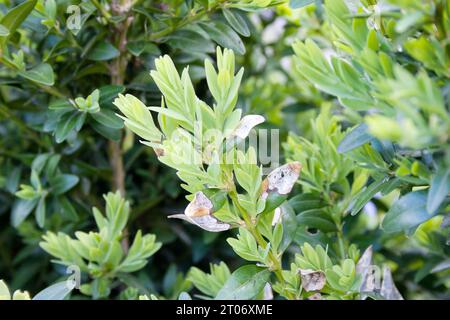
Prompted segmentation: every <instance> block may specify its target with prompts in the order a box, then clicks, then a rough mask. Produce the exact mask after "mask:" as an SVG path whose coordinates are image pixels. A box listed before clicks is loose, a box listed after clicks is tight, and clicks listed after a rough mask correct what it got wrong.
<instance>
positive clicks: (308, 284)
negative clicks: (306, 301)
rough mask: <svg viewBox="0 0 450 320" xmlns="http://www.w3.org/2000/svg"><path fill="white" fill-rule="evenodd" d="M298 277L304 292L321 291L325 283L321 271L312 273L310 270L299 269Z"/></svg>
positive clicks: (323, 274)
mask: <svg viewBox="0 0 450 320" xmlns="http://www.w3.org/2000/svg"><path fill="white" fill-rule="evenodd" d="M299 272H300V277H301V279H302V287H303V289H305V291H307V292H309V291H318V290H322V288H323V287H324V286H325V283H326V277H325V273H323V272H322V271H314V270H311V269H306V270H303V269H300V270H299Z"/></svg>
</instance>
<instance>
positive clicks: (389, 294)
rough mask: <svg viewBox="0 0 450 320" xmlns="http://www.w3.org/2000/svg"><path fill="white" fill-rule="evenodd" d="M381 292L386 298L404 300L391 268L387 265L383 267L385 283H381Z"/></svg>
mask: <svg viewBox="0 0 450 320" xmlns="http://www.w3.org/2000/svg"><path fill="white" fill-rule="evenodd" d="M380 294H381V295H382V296H383V298H385V299H386V300H403V297H402V295H401V294H400V292H399V291H398V289H397V287H396V286H395V284H394V280H393V279H392V273H391V269H389V267H387V266H385V267H384V268H383V283H382V284H381V290H380Z"/></svg>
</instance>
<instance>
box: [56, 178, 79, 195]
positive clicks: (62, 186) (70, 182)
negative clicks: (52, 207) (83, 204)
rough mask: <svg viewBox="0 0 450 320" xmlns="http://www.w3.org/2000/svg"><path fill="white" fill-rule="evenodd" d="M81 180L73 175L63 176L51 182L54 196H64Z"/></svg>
mask: <svg viewBox="0 0 450 320" xmlns="http://www.w3.org/2000/svg"><path fill="white" fill-rule="evenodd" d="M79 180H80V179H79V178H78V177H77V176H76V175H73V174H61V175H59V176H56V177H55V178H54V179H52V180H51V181H50V184H51V186H52V193H53V194H54V195H60V194H63V193H65V192H67V191H69V190H70V189H72V188H73V187H74V186H75V185H76V184H77V183H78V181H79Z"/></svg>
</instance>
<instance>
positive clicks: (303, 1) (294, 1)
mask: <svg viewBox="0 0 450 320" xmlns="http://www.w3.org/2000/svg"><path fill="white" fill-rule="evenodd" d="M314 2H315V0H290V1H289V6H290V7H291V8H292V9H299V8H303V7H305V6H307V5H310V4H312V3H314Z"/></svg>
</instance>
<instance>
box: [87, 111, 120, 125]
mask: <svg viewBox="0 0 450 320" xmlns="http://www.w3.org/2000/svg"><path fill="white" fill-rule="evenodd" d="M91 117H92V118H93V119H94V120H95V121H97V122H98V123H100V124H102V125H104V126H105V127H108V128H112V129H122V128H123V121H122V119H120V118H119V117H118V116H116V114H115V112H114V111H112V110H109V109H102V110H100V111H99V112H95V113H91Z"/></svg>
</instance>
